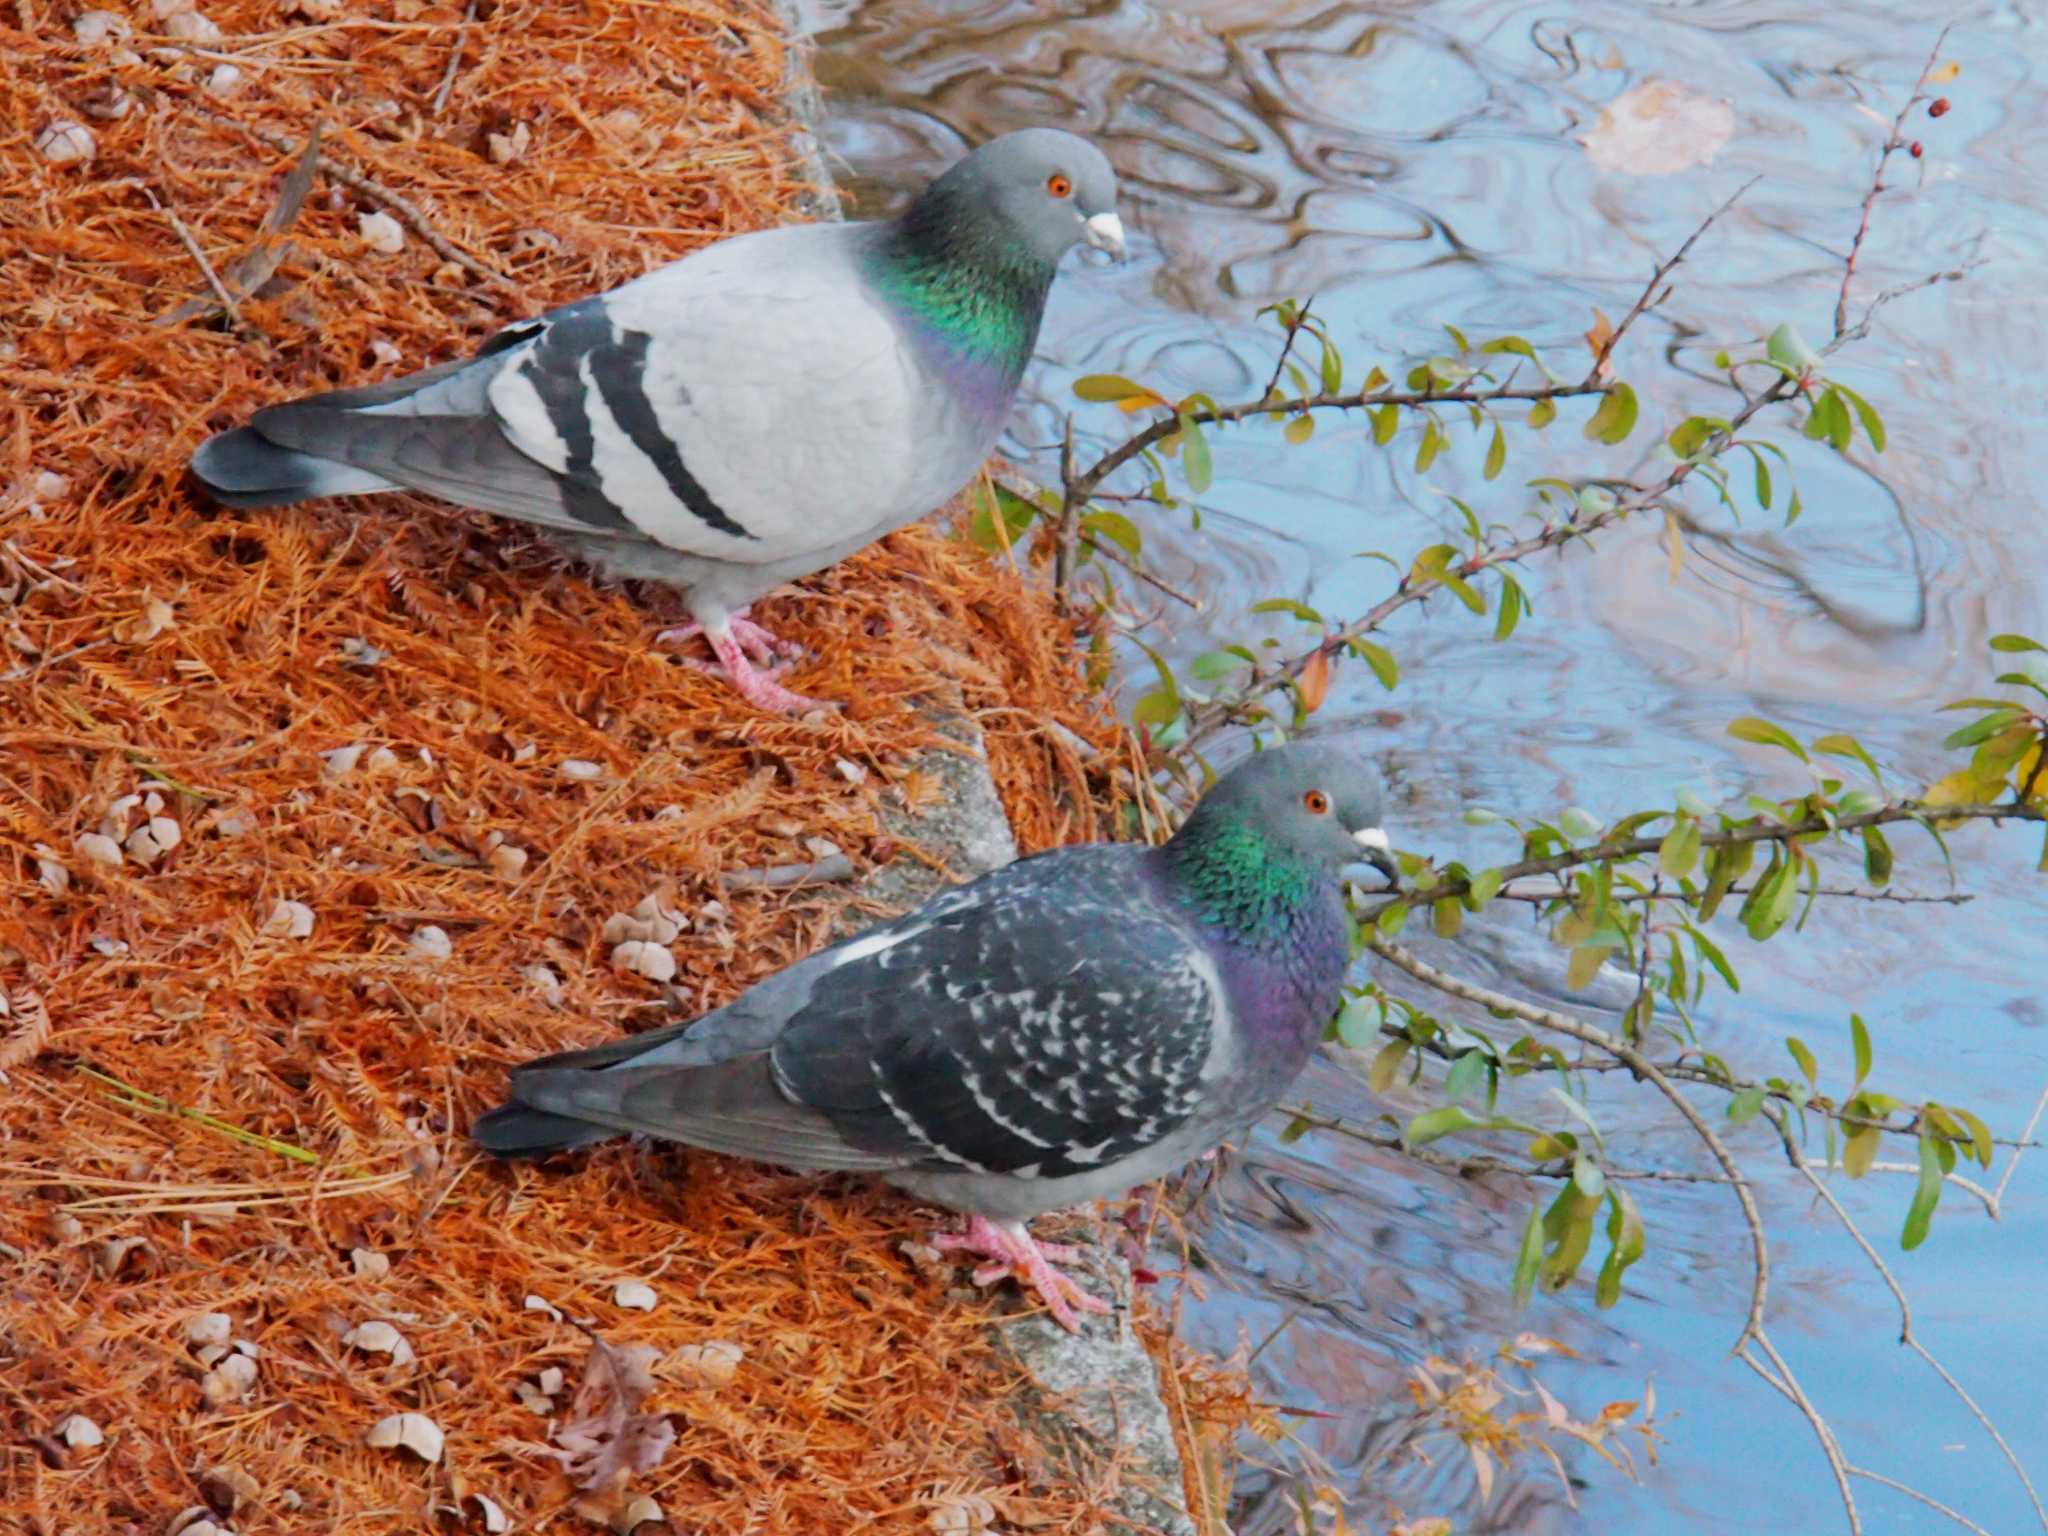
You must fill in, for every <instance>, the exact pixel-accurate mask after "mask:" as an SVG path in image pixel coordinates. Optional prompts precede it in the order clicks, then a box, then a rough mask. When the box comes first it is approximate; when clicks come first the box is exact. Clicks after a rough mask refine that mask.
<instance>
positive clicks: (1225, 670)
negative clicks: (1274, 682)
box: [1188, 651, 1247, 683]
mask: <svg viewBox="0 0 2048 1536" xmlns="http://www.w3.org/2000/svg"><path fill="white" fill-rule="evenodd" d="M1246 665H1247V662H1246V661H1245V659H1244V657H1242V656H1234V655H1232V654H1231V653H1230V652H1229V651H1204V652H1202V654H1201V655H1199V656H1197V657H1196V658H1195V659H1194V660H1193V661H1191V662H1189V663H1188V676H1190V677H1192V678H1195V679H1196V680H1197V681H1199V682H1204V683H1214V682H1220V681H1221V680H1222V679H1224V678H1226V677H1228V676H1230V674H1231V673H1233V672H1235V671H1237V670H1238V669H1239V668H1241V667H1244V666H1246Z"/></svg>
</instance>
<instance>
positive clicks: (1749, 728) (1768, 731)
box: [1728, 715, 1808, 763]
mask: <svg viewBox="0 0 2048 1536" xmlns="http://www.w3.org/2000/svg"><path fill="white" fill-rule="evenodd" d="M1728 734H1729V735H1730V736H1733V737H1734V738H1735V739H1736V740H1737V741H1754V742H1757V743H1760V744H1761V745H1763V746H1769V747H1783V748H1784V749H1785V750H1786V751H1787V752H1790V753H1791V754H1792V755H1793V756H1794V757H1796V758H1798V759H1799V761H1801V762H1802V763H1803V762H1806V761H1808V758H1807V756H1806V748H1804V747H1802V746H1800V745H1799V743H1798V742H1797V741H1795V740H1793V738H1792V735H1791V733H1790V732H1788V731H1786V730H1785V729H1783V728H1782V727H1780V726H1775V725H1773V724H1771V722H1770V721H1768V720H1759V719H1758V718H1757V717H1756V716H1755V715H1744V716H1742V718H1740V719H1739V720H1731V721H1729V722H1728Z"/></svg>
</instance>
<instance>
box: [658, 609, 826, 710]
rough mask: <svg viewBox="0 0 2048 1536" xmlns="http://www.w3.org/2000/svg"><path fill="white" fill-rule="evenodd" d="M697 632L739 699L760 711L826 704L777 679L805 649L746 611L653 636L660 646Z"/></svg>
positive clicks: (692, 635)
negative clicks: (793, 689) (716, 660)
mask: <svg viewBox="0 0 2048 1536" xmlns="http://www.w3.org/2000/svg"><path fill="white" fill-rule="evenodd" d="M699 635H702V636H703V637H704V639H705V640H706V641H707V642H708V643H709V644H710V646H711V653H712V654H713V655H714V656H716V657H717V658H718V668H719V670H720V671H722V672H723V673H724V674H725V677H726V680H727V681H728V682H730V683H731V684H732V686H733V688H734V690H735V691H736V692H737V693H738V694H739V696H740V697H741V698H743V699H745V700H746V701H747V702H748V703H749V704H751V705H753V706H754V707H755V708H756V709H762V710H767V711H769V712H770V713H773V714H784V715H801V714H803V713H804V712H805V711H806V710H812V709H820V708H823V707H825V706H824V705H823V704H821V703H820V701H819V700H817V699H811V698H806V697H805V696H804V695H803V694H800V693H794V692H792V691H791V690H789V689H787V688H785V687H783V686H782V684H781V683H779V682H778V681H776V675H777V674H778V673H779V672H781V671H782V670H783V668H784V667H786V666H787V665H788V664H789V661H790V659H791V658H794V657H795V656H798V655H800V654H801V651H800V649H799V647H797V646H796V645H795V644H793V643H791V642H790V641H787V640H784V639H781V638H780V637H779V636H777V635H776V634H775V633H774V632H773V631H771V630H769V629H766V628H764V627H763V626H762V625H759V624H756V623H755V622H754V621H753V620H752V619H750V618H748V617H747V616H746V614H745V613H744V612H741V613H735V614H732V615H730V616H728V617H727V618H725V619H723V620H721V621H719V622H717V623H714V624H710V625H705V624H700V623H690V624H685V625H682V626H681V627H680V628H677V629H665V630H663V631H662V632H661V633H660V634H658V635H656V636H655V637H654V639H655V643H656V644H657V645H680V644H682V643H683V642H685V641H688V640H694V639H696V638H697V637H698V636H699Z"/></svg>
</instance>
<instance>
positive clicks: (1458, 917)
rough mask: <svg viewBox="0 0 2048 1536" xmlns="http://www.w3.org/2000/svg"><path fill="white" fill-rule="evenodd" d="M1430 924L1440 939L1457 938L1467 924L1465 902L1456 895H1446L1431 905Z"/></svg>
mask: <svg viewBox="0 0 2048 1536" xmlns="http://www.w3.org/2000/svg"><path fill="white" fill-rule="evenodd" d="M1429 912H1430V926H1431V927H1432V928H1433V929H1434V930H1435V933H1436V936H1437V937H1438V938H1440V939H1455V938H1456V937H1457V936H1458V930H1459V929H1461V928H1463V927H1464V926H1465V904H1464V903H1463V902H1461V901H1459V900H1458V898H1457V897H1455V896H1446V897H1445V898H1444V899H1443V900H1442V901H1439V902H1436V903H1434V904H1432V905H1431V907H1430V909H1429Z"/></svg>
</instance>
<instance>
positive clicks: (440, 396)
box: [192, 128, 1124, 712]
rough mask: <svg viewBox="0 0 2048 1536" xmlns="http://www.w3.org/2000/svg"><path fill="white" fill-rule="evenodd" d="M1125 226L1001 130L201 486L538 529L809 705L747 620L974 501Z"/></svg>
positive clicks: (304, 429)
mask: <svg viewBox="0 0 2048 1536" xmlns="http://www.w3.org/2000/svg"><path fill="white" fill-rule="evenodd" d="M1115 209H1116V176H1115V173H1114V172H1112V171H1111V170H1110V168H1109V162H1108V161H1107V160H1105V159H1104V158H1103V157H1102V153H1101V151H1100V150H1098V149H1096V148H1095V147H1094V146H1093V145H1092V144H1089V143H1087V142H1086V141H1085V140H1082V139H1077V138H1075V137H1074V136H1073V135H1072V134H1067V133H1061V132H1058V131H1057V130H1054V129H1050V128H1032V129H1026V130H1024V131H1023V132H1020V133H1012V134H1006V135H1004V136H1003V137H1001V138H999V139H995V140H992V141H991V142H990V143H988V144H985V145H983V146H982V147H981V148H980V149H978V150H976V151H975V152H974V153H973V154H971V155H969V156H967V158H966V159H964V160H962V161H961V162H960V163H959V164H958V165H955V166H954V167H953V168H952V169H951V170H949V171H947V172H946V173H945V175H943V176H941V177H940V178H939V179H938V180H937V181H935V182H933V183H932V184H931V186H930V187H928V188H927V189H926V190H925V192H924V193H923V194H922V195H921V196H920V197H919V198H918V199H917V200H916V201H915V202H914V203H912V204H911V205H910V207H909V208H908V209H906V210H905V211H904V212H903V214H902V215H901V216H900V217H897V218H894V219H890V220H886V221H881V222H875V223H863V224H811V225H798V226H792V227H789V228H784V229H772V230H762V231H759V232H757V233H753V234H746V235H738V236H734V237H733V238H731V239H728V240H722V241H720V242H718V243H717V244H716V245H712V246H708V247H706V248H705V249H703V250H701V251H697V252H695V253H693V254H691V255H689V256H686V257H684V258H683V259H682V260H681V261H677V262H673V263H671V264H670V265H668V266H665V267H660V268H658V269H656V270H655V271H653V272H650V273H648V274H647V275H646V276H644V277H640V278H636V279H634V280H633V281H632V282H629V283H626V284H624V285H622V286H621V287H618V288H614V289H612V290H611V291H610V292H609V293H603V294H599V295H597V296H596V297H594V298H589V299H584V300H582V301H581V302H580V303H576V304H570V305H568V306H566V307H565V308H562V309H557V310H554V311H552V312H550V313H548V314H546V315H543V316H541V317H540V318H539V319H537V320H529V321H525V322H522V323H520V324H517V325H513V326H509V327H507V328H506V329H505V330H502V331H500V332H499V333H498V334H497V335H496V336H493V337H492V338H491V339H490V340H489V341H488V342H486V343H485V344H484V346H483V348H482V349H481V350H480V351H479V352H478V353H477V354H476V355H475V356H474V357H473V358H470V359H468V360H467V361H462V362H454V363H447V364H443V365H442V366H441V367H438V368H429V369H427V370H426V371H425V372H424V373H416V374H412V375H410V376H409V377H406V378H402V379H395V380H392V381H391V382H389V383H385V384H372V385H370V386H368V387H366V388H363V389H349V390H342V391H339V392H338V393H333V394H324V395H314V396H311V397H309V398H307V399H304V400H294V401H291V402H289V403H287V404H284V405H274V406H271V407H269V408H268V409H266V410H261V411H258V412H257V413H256V415H255V416H254V417H252V418H251V419H250V422H249V425H248V426H246V427H238V428H236V429H234V430H233V431H229V432H223V433H221V434H220V435H219V436H217V437H214V438H211V439H209V440H208V441H207V442H205V443H203V444H202V445H201V446H200V448H199V451H198V452H197V453H195V454H194V455H193V456H192V469H193V472H194V473H195V474H196V475H197V476H198V478H199V479H200V480H201V481H202V482H203V483H204V484H205V485H206V487H207V488H208V489H209V491H211V493H212V494H213V496H214V497H215V499H217V500H219V501H221V502H223V503H225V504H227V505H229V506H235V507H270V506H284V505H287V504H289V503H292V502H297V501H304V500H307V499H308V498H311V497H316V496H356V495H362V494H364V493H367V492H372V491H389V490H397V489H411V490H418V491H427V492H431V493H432V494H434V495H436V496H440V497H442V498H444V499H446V500H448V501H452V502H456V503H458V504H460V505H462V506H465V507H475V508H477V509H479V510H482V511H485V512H495V513H498V514H500V515H502V516H505V517H510V518H516V519H519V520H521V521H523V522H528V523H535V524H538V525H540V526H541V527H543V528H545V529H547V530H549V532H550V534H551V536H552V537H553V539H554V540H555V542H556V543H557V545H558V546H560V547H562V548H564V549H565V550H566V551H567V552H568V553H570V554H571V555H572V556H574V557H576V558H579V559H582V560H586V561H588V562H589V563H590V564H592V565H594V566H596V567H597V568H598V569H600V570H601V571H603V572H605V573H606V574H608V575H611V576H613V577H617V578H621V579H640V580H651V581H658V582H663V583H666V584H668V585H670V586H673V587H676V588H678V589H680V590H681V591H682V592H683V594H684V596H685V601H686V605H687V607H688V609H689V612H690V617H691V618H692V619H693V620H694V622H693V623H692V624H690V625H688V626H686V627H684V628H682V629H677V630H669V631H665V632H664V633H663V634H662V636H661V637H660V638H661V639H662V640H682V639H687V638H689V637H690V636H692V635H695V634H698V633H701V634H703V636H704V637H705V638H706V640H708V641H709V642H710V645H711V649H712V651H713V653H714V654H715V655H716V656H717V658H718V662H719V665H720V666H721V667H722V668H723V669H724V671H725V673H726V675H727V676H728V677H729V678H730V679H731V680H732V683H733V685H734V686H735V687H736V688H737V689H738V690H739V692H740V693H741V694H742V695H744V696H745V697H746V698H747V699H748V700H749V701H751V702H752V703H754V704H755V705H757V706H759V707H761V708H763V709H774V710H786V711H792V712H794V711H798V710H801V709H803V708H806V707H808V706H809V705H810V704H811V702H812V701H811V700H808V699H805V698H803V697H801V696H800V695H797V694H795V693H792V692H790V691H789V690H788V689H787V688H785V687H783V686H782V684H781V683H780V682H779V681H778V680H777V675H776V674H777V672H778V671H779V670H780V668H779V665H778V663H777V656H778V654H779V653H780V652H781V651H782V650H783V647H782V646H781V644H780V642H778V641H777V640H776V638H775V637H774V636H773V635H771V634H770V633H768V631H766V630H765V629H763V628H762V627H761V626H760V625H758V624H755V623H753V622H752V621H751V620H749V619H748V618H747V607H748V605H749V604H750V603H752V602H753V601H754V600H755V599H756V598H758V597H760V596H761V595H762V594H763V593H765V592H767V591H768V590H769V589H770V588H772V587H775V586H777V585H779V584H780V583H782V582H785V581H793V580H795V579H796V578H798V577H800V576H806V575H809V574H810V573H811V572H813V571H818V570H822V569H824V568H825V567H826V566H828V565H831V564H833V563H834V562H836V561H838V560H842V559H844V558H845V557H846V556H848V555H850V554H852V553H853V552H854V551H855V550H857V549H860V548H862V547H863V546H865V545H867V544H869V543H872V542H873V541H874V540H876V539H878V538H880V537H881V536H882V535H883V534H885V533H888V532H890V531H891V530H892V529H895V528H900V527H902V526H903V525H904V524H906V523H909V522H913V521H915V520H916V519H918V518H920V517H922V516H924V515H925V514H926V513H927V512H930V511H931V510H932V509H933V508H934V507H937V506H939V505H940V504H941V503H943V502H944V501H945V500H946V499H947V498H948V497H950V496H951V495H952V494H953V493H954V492H955V491H957V490H959V488H960V487H961V486H962V485H964V484H966V483H967V481H968V480H969V479H970V478H971V477H972V476H973V475H974V473H975V471H976V470H978V469H979V468H980V467H981V465H982V463H983V461H984V460H986V459H987V457H988V455H989V452H990V450H991V449H993V448H994V446H995V443H996V439H997V437H998V436H999V435H1000V433H1001V431H1002V428H1003V423H1004V421H1005V420H1006V419H1007V418H1008V416H1009V413H1010V405H1011V402H1012V401H1013V400H1014V398H1015V396H1016V393H1017V385H1018V381H1019V380H1020V379H1021V378H1022V377H1023V374H1024V367H1025V364H1026V363H1027V362H1028V361H1029V360H1030V357H1031V349H1032V347H1033V345H1034V344H1035V343H1036V341H1037V338H1038V325H1039V320H1040V318H1041V316H1042V315H1043V314H1044V310H1045V300H1046V294H1047V292H1048V290H1050V288H1051V286H1052V280H1053V273H1054V270H1055V268H1056V267H1057V266H1058V264H1059V261H1060V258H1061V257H1062V256H1063V255H1065V254H1066V252H1067V251H1068V250H1069V249H1070V248H1071V247H1073V246H1074V245H1076V244H1079V243H1082V242H1086V243H1087V244H1089V245H1091V246H1095V247H1097V248H1098V249H1101V250H1106V251H1109V252H1110V253H1112V254H1113V255H1116V256H1118V257H1121V256H1122V254H1123V243H1124V236H1123V226H1122V224H1121V223H1120V222H1119V221H1118V219H1117V215H1116V211H1115ZM756 664H759V665H758V668H757V665H756Z"/></svg>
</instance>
